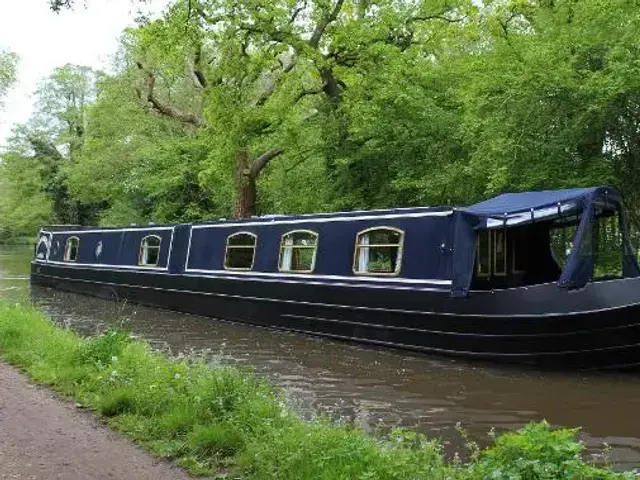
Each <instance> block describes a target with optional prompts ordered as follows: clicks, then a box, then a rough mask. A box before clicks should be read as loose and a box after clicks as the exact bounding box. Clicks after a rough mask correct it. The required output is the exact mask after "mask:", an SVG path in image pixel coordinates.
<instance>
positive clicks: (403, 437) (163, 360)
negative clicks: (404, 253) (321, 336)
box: [0, 303, 634, 480]
mask: <svg viewBox="0 0 640 480" xmlns="http://www.w3.org/2000/svg"><path fill="white" fill-rule="evenodd" d="M0 356H1V357H2V358H3V359H4V361H6V362H10V363H12V364H15V365H17V366H19V367H21V368H22V369H23V371H24V372H26V373H27V374H29V375H30V376H31V377H32V378H33V379H34V380H36V381H37V382H39V383H42V384H46V385H49V386H51V388H53V389H54V390H56V391H58V392H60V393H61V394H63V395H65V396H68V397H70V398H73V399H74V401H75V402H77V403H80V404H82V405H83V406H84V407H86V408H89V409H91V410H93V411H94V412H96V414H98V415H100V416H101V417H102V418H103V419H104V420H105V421H106V422H107V423H108V424H109V425H110V426H111V427H113V428H115V429H116V430H119V431H121V432H123V433H124V434H126V435H128V436H130V437H131V438H133V439H134V440H135V441H136V442H138V443H139V444H140V445H142V446H144V447H146V448H147V449H149V450H150V451H151V452H153V453H154V454H155V455H157V456H160V457H165V458H169V459H173V460H174V461H176V462H177V463H178V464H179V465H181V466H182V467H184V468H186V469H187V470H188V471H190V472H191V473H192V474H194V475H211V476H214V477H215V476H219V477H220V478H228V479H231V478H237V479H279V480H288V479H291V480H293V479H295V480H299V479H304V480H307V479H323V480H338V479H341V480H342V479H344V480H347V479H362V480H364V479H376V480H378V479H380V480H385V479H398V480H400V479H402V480H410V479H430V480H431V479H443V480H444V479H452V480H455V479H469V480H475V479H478V480H480V479H501V480H507V479H513V480H536V479H541V480H542V479H549V480H551V479H554V480H555V479H565V478H566V479H576V480H577V479H618V478H620V479H621V478H634V476H633V474H632V473H625V474H620V473H614V472H613V471H611V470H610V469H609V468H608V467H596V466H593V465H590V464H588V463H586V462H584V461H583V459H582V453H583V449H584V446H583V445H582V443H581V442H579V441H577V440H576V434H577V431H576V430H571V429H553V428H551V427H550V426H549V425H548V424H546V423H544V422H542V423H533V424H530V425H528V426H526V427H525V428H523V429H522V430H520V431H518V432H514V433H508V434H504V435H501V436H498V437H497V438H496V439H495V440H494V442H493V445H492V446H491V447H489V448H487V449H484V450H480V449H477V448H472V451H471V455H470V459H469V460H468V461H464V462H463V461H460V460H459V459H454V460H447V459H446V458H445V456H444V455H443V452H442V446H441V444H440V443H439V442H438V441H435V440H428V439H427V438H425V437H424V436H423V435H421V434H418V433H415V432H412V431H408V430H395V431H393V432H391V433H390V434H386V435H384V436H380V437H374V436H371V435H368V434H366V433H364V432H362V431H361V430H360V429H358V428H356V427H353V426H348V425H337V424H335V423H331V422H329V421H327V420H326V419H318V420H314V421H304V420H302V419H300V418H299V417H298V416H297V415H296V414H294V413H293V412H292V410H291V409H290V408H289V407H288V406H287V405H286V402H285V401H284V399H283V396H282V395H281V394H279V393H278V392H277V390H276V389H275V388H274V387H273V386H272V385H270V384H269V383H268V382H266V381H265V380H262V379H260V378H258V377H256V376H255V375H253V374H250V373H247V372H243V371H240V370H238V369H235V368H231V367H228V366H216V365H213V366H212V365H208V364H207V363H205V362H204V361H203V360H202V359H197V358H187V359H180V360H177V359H171V358H168V357H166V356H164V355H162V354H159V353H156V352H153V351H152V350H151V348H150V347H149V345H148V344H146V343H144V342H141V341H138V340H132V339H131V338H130V337H129V335H128V334H126V333H125V332H122V331H117V330H110V331H107V332H106V333H104V334H103V335H101V336H99V337H95V338H90V339H83V338H81V337H79V336H78V335H76V334H75V333H74V332H72V331H70V330H67V329H64V328H61V327H59V326H56V325H54V324H53V323H51V322H50V321H48V320H47V319H46V318H44V317H43V316H42V315H41V314H40V313H39V312H37V311H35V310H31V309H29V308H25V307H21V306H18V305H9V304H6V303H0ZM470 446H473V444H472V443H470Z"/></svg>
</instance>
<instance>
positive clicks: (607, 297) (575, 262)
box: [31, 187, 640, 369]
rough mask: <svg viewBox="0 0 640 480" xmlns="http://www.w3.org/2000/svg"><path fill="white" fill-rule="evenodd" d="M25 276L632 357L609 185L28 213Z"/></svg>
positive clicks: (519, 345) (279, 317) (452, 342)
mask: <svg viewBox="0 0 640 480" xmlns="http://www.w3.org/2000/svg"><path fill="white" fill-rule="evenodd" d="M31 280H32V282H33V283H35V284H40V285H44V286H48V287H53V288H57V289H63V290H68V291H73V292H78V293H83V294H90V295H96V296H101V297H108V298H115V299H123V300H124V299H126V300H127V301H130V302H134V303H140V304H144V305H150V306H155V307H161V308H165V309H171V310H176V311H181V312H188V313H193V314H199V315H204V316H209V317H216V318H219V319H226V320H231V321H239V322H246V323H250V324H254V325H259V326H264V327H272V328H278V329H286V330H289V331H293V332H299V333H305V334H312V335H321V336H325V337H329V338H333V339H343V340H349V341H355V342H364V343H369V344H374V345H380V346H387V347H396V348H402V349H410V350H414V351H422V352H428V353H434V354H444V355H454V356H459V357H468V358H474V359H482V360H490V361H502V362H510V363H522V364H533V365H537V366H540V367H551V368H556V367H558V368H563V369H565V368H570V369H622V368H634V367H636V366H639V365H640V269H639V267H638V261H637V257H636V251H635V249H634V248H633V246H632V241H631V238H630V235H629V228H628V223H627V220H626V218H625V214H624V212H623V209H622V200H621V196H620V194H619V193H618V192H617V191H616V190H615V189H614V188H611V187H593V188H579V189H568V190H553V191H538V192H523V193H507V194H503V195H500V196H498V197H495V198H492V199H489V200H486V201H484V202H481V203H478V204H475V205H471V206H468V207H460V208H451V207H435V208H433V207H421V208H403V209H389V210H371V211H350V212H341V213H322V214H308V215H296V216H284V215H267V216H261V217H253V218H249V219H243V220H224V219H223V220H220V221H212V222H203V223H193V224H176V225H154V224H151V225H146V226H139V225H132V226H127V227H122V228H97V227H96V228H94V227H79V226H49V227H43V228H41V230H40V232H39V241H38V244H37V246H36V247H35V254H34V258H33V260H32V264H31Z"/></svg>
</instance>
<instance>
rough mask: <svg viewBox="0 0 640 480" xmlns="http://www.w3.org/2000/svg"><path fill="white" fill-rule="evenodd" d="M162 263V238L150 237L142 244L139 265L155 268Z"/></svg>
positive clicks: (144, 239)
mask: <svg viewBox="0 0 640 480" xmlns="http://www.w3.org/2000/svg"><path fill="white" fill-rule="evenodd" d="M158 263H160V237H158V236H157V235H148V236H146V237H144V238H143V239H142V241H141V242H140V252H139V253H138V265H142V266H144V267H155V266H157V265H158Z"/></svg>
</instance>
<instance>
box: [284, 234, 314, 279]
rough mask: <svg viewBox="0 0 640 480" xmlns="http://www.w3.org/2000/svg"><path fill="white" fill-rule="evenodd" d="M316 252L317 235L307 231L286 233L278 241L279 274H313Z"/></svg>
mask: <svg viewBox="0 0 640 480" xmlns="http://www.w3.org/2000/svg"><path fill="white" fill-rule="evenodd" d="M317 250H318V234H317V233H315V232H311V231H309V230H296V231H293V232H289V233H286V234H284V235H283V236H282V240H281V241H280V258H279V261H278V269H279V270H280V271H281V272H297V273H310V272H313V269H314V268H315V264H316V252H317Z"/></svg>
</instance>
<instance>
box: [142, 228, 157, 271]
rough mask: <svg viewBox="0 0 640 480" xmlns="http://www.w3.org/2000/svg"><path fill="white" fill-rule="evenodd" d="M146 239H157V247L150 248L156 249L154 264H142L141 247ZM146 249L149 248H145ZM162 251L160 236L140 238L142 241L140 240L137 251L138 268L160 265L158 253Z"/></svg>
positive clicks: (153, 235)
mask: <svg viewBox="0 0 640 480" xmlns="http://www.w3.org/2000/svg"><path fill="white" fill-rule="evenodd" d="M148 238H157V239H158V246H157V247H151V248H157V249H158V261H157V262H156V263H142V250H143V245H144V243H145V240H147V239H148ZM147 248H149V247H148V246H147ZM161 251H162V237H161V236H160V235H155V234H152V235H146V236H144V237H142V239H141V240H140V247H139V249H138V266H139V267H151V268H153V267H157V266H158V265H160V252H161Z"/></svg>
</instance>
